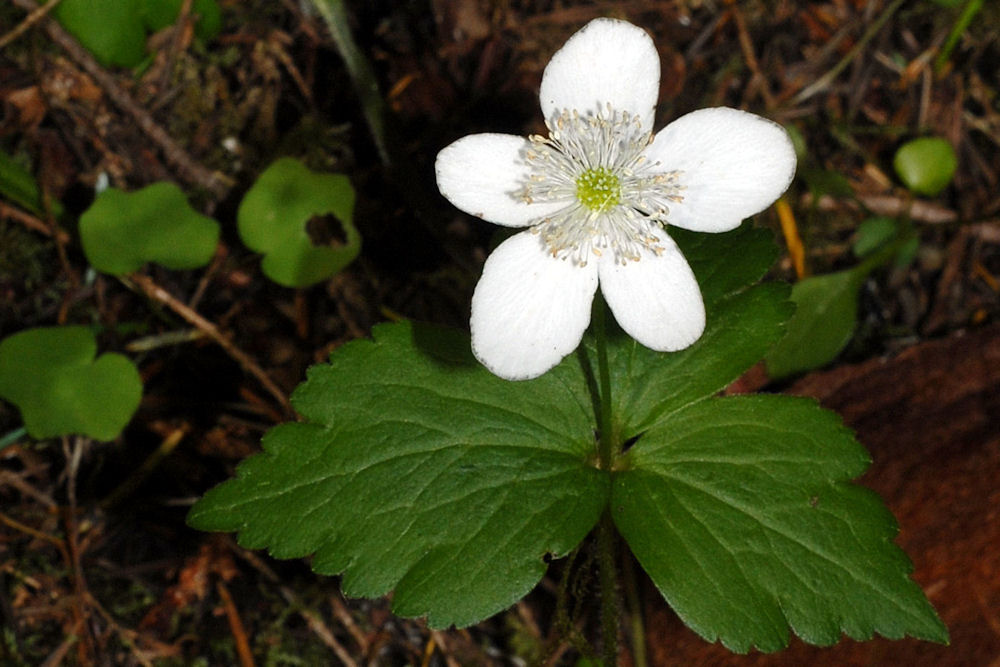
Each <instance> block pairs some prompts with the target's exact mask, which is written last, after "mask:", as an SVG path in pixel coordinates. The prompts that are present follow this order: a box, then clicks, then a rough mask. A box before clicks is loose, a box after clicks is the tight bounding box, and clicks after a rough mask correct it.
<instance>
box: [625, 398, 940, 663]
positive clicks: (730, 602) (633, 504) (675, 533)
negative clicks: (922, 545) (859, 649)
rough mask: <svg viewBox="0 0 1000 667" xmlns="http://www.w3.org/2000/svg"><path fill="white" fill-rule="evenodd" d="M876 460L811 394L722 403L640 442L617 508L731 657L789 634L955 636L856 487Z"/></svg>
mask: <svg viewBox="0 0 1000 667" xmlns="http://www.w3.org/2000/svg"><path fill="white" fill-rule="evenodd" d="M868 464H869V458H868V454H867V453H866V452H865V450H864V449H863V448H862V447H861V445H859V444H858V443H857V442H856V441H855V439H854V437H853V436H852V434H851V433H850V432H849V431H848V430H847V429H846V428H844V427H843V426H842V424H841V423H840V420H839V419H838V418H837V416H836V415H835V414H833V413H831V412H828V411H826V410H823V409H821V408H820V407H819V406H818V405H816V404H815V403H814V402H813V401H811V400H808V399H797V398H791V397H787V396H763V395H762V396H733V397H727V398H711V399H708V400H705V401H701V402H698V403H694V404H691V405H689V406H687V407H685V408H683V409H682V410H680V411H678V412H676V413H674V414H672V415H671V417H670V419H669V420H668V421H666V422H664V423H662V424H660V425H658V426H657V427H655V428H653V429H650V430H649V431H648V432H646V433H644V434H643V435H642V436H641V437H640V439H639V441H638V442H637V443H636V444H635V446H634V447H633V448H632V449H631V450H630V451H629V452H628V454H627V455H626V460H625V462H624V465H623V467H624V468H625V469H624V471H622V472H620V473H618V474H616V475H615V481H614V486H613V490H612V499H611V503H612V516H613V518H614V521H615V524H616V525H617V526H618V528H619V530H620V531H621V534H622V535H623V537H624V538H625V540H626V541H627V542H628V544H629V547H630V548H631V549H632V552H633V553H634V554H635V555H636V558H637V559H638V560H639V562H640V563H641V564H642V566H643V568H644V569H645V570H646V572H647V573H648V574H649V575H650V577H651V578H652V580H653V582H654V583H655V584H656V586H657V588H658V589H659V590H660V592H661V593H662V594H663V596H664V598H665V599H666V600H667V601H668V602H669V603H670V605H671V606H672V607H673V608H674V610H675V611H676V612H677V613H678V615H680V617H681V618H682V619H683V620H684V622H685V623H686V624H687V625H688V626H690V627H691V628H692V629H694V630H695V631H696V632H698V633H699V634H700V635H702V636H703V637H704V638H705V639H707V640H709V641H716V640H721V641H722V643H723V644H724V645H725V646H726V647H728V648H729V649H731V650H733V651H737V652H740V653H744V652H746V651H748V650H750V649H751V648H758V649H760V650H762V651H776V650H779V649H782V648H784V647H785V646H786V645H787V644H788V635H789V628H792V629H794V630H795V632H796V634H798V635H799V636H800V637H801V638H802V639H803V640H805V641H807V642H809V643H812V644H818V645H828V644H833V643H835V642H836V641H838V640H839V639H840V637H841V633H846V634H847V635H848V636H850V637H852V638H854V639H869V638H871V637H872V635H873V633H875V632H878V633H880V634H882V635H883V636H885V637H889V638H894V639H895V638H900V637H902V636H904V635H906V634H909V635H911V636H914V637H919V638H922V639H931V640H936V641H946V639H947V631H946V630H945V628H944V626H943V625H942V624H941V621H940V620H938V618H937V616H936V615H935V613H934V610H933V609H932V608H931V606H930V604H929V603H928V602H927V600H926V599H925V598H924V595H923V593H922V592H921V590H920V588H919V587H918V586H917V585H916V583H914V582H913V580H912V579H910V578H909V577H908V574H909V572H910V570H911V565H910V563H909V561H908V560H907V558H906V556H905V555H904V554H903V552H902V550H900V549H899V548H898V547H897V546H896V545H894V544H893V543H892V539H893V538H894V537H895V535H896V532H897V527H896V522H895V520H894V519H893V517H892V515H891V514H890V513H889V511H888V510H887V509H886V508H885V506H884V505H883V504H882V502H881V501H880V500H879V498H878V497H877V496H876V495H875V494H874V493H872V492H871V491H869V490H868V489H865V488H862V487H859V486H856V485H854V484H851V483H849V480H851V479H853V478H855V477H857V476H859V475H860V474H861V473H863V472H864V470H865V469H866V468H867V467H868Z"/></svg>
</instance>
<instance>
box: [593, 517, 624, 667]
mask: <svg viewBox="0 0 1000 667" xmlns="http://www.w3.org/2000/svg"><path fill="white" fill-rule="evenodd" d="M615 532H616V531H615V524H614V522H613V521H612V520H611V513H610V511H609V510H604V514H602V515H601V522H600V523H599V524H598V526H597V566H598V568H599V569H600V578H601V639H602V640H603V642H602V643H603V646H602V647H601V648H602V661H603V662H604V664H605V666H606V667H614V666H615V665H617V664H618V627H619V615H620V613H621V605H620V604H619V602H618V569H617V567H616V563H615V542H616V540H615Z"/></svg>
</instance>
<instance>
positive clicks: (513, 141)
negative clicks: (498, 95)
mask: <svg viewBox="0 0 1000 667" xmlns="http://www.w3.org/2000/svg"><path fill="white" fill-rule="evenodd" d="M530 145H531V144H530V143H529V142H528V140H527V139H524V138H523V137H516V136H514V135H511V134H470V135H469V136H467V137H462V138H461V139H459V140H458V141H455V142H453V143H452V144H450V145H448V146H446V147H445V148H443V149H442V150H441V152H440V153H438V155H437V161H436V162H435V163H434V170H435V172H436V173H437V183H438V189H439V190H441V194H443V195H444V196H445V197H446V198H447V199H448V201H450V202H451V203H452V204H454V205H455V206H456V207H458V208H460V209H462V210H463V211H465V212H466V213H471V214H472V215H474V216H476V217H478V218H482V219H483V220H488V221H490V222H493V223H496V224H498V225H506V226H508V227H524V226H526V225H528V224H529V223H530V222H531V221H532V220H534V219H535V218H541V217H544V216H546V215H548V214H550V213H554V212H555V211H558V210H559V209H560V208H562V207H563V206H565V204H562V203H552V202H549V203H545V204H526V203H525V202H524V201H523V200H522V199H521V198H520V197H519V196H518V195H517V193H518V191H519V190H521V188H522V187H523V186H524V183H525V181H526V180H527V178H528V174H529V171H528V166H527V163H526V162H525V160H524V157H523V151H524V150H525V149H526V148H528V147H529V146H530Z"/></svg>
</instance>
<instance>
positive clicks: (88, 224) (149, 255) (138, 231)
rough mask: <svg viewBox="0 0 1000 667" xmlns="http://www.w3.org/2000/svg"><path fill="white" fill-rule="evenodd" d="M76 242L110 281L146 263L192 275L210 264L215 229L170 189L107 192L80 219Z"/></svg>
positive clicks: (216, 240)
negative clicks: (78, 234) (111, 276)
mask: <svg viewBox="0 0 1000 667" xmlns="http://www.w3.org/2000/svg"><path fill="white" fill-rule="evenodd" d="M80 240H81V241H82V243H83V252H84V254H85V255H86V256H87V260H88V261H89V262H90V264H91V265H92V266H93V267H94V268H95V269H97V270H98V271H101V272H103V273H108V274H111V275H114V276H120V275H123V274H126V273H132V272H133V271H137V270H139V269H140V268H141V267H142V265H143V264H145V263H146V262H156V263H157V264H160V265H162V266H165V267H167V268H168V269H194V268H198V267H201V266H205V265H206V264H208V263H209V262H210V261H211V260H212V256H213V255H214V254H215V248H216V246H217V245H218V243H219V223H217V222H216V221H215V220H213V219H211V218H208V217H205V216H203V215H201V214H200V213H198V212H197V211H195V210H194V209H193V208H191V205H190V204H189V203H188V201H187V199H186V198H185V197H184V193H183V192H181V190H180V188H178V187H177V186H176V185H174V184H173V183H166V182H164V183H154V184H153V185H150V186H148V187H145V188H143V189H142V190H138V191H136V192H131V193H125V192H122V191H121V190H117V189H115V188H108V189H107V190H105V191H104V192H102V193H101V194H99V195H98V196H97V199H96V200H95V201H94V203H93V204H91V206H90V208H88V209H87V210H86V211H84V213H83V215H82V216H80Z"/></svg>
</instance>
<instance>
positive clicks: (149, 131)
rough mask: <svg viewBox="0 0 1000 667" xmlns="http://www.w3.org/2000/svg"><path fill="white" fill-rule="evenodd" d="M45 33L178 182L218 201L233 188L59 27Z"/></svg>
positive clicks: (18, 0) (30, 3) (27, 4)
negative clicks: (140, 134) (127, 119)
mask: <svg viewBox="0 0 1000 667" xmlns="http://www.w3.org/2000/svg"><path fill="white" fill-rule="evenodd" d="M12 2H13V3H14V4H15V5H17V6H18V7H20V8H21V9H23V10H25V11H28V12H35V11H37V10H38V9H39V7H38V4H37V3H36V2H35V1H34V0H12ZM45 30H46V32H48V33H49V36H50V37H51V38H52V40H53V41H55V42H56V43H57V44H58V45H59V46H60V47H61V48H62V49H63V50H64V51H65V52H66V53H68V54H69V56H70V57H71V58H72V59H73V60H75V61H76V62H77V63H78V64H79V65H80V67H82V68H83V69H84V70H85V71H86V72H87V74H89V75H90V76H91V77H93V79H94V81H96V82H97V84H98V85H99V86H100V87H101V88H102V89H103V90H104V92H105V93H106V94H107V96H108V97H109V98H110V99H111V101H112V102H114V104H115V106H117V107H118V108H119V109H121V110H122V111H124V112H125V113H127V114H129V115H130V116H132V117H133V118H134V119H135V122H136V125H138V127H139V129H141V130H142V131H143V132H144V133H145V134H146V136H147V137H149V139H150V140H152V142H153V143H154V144H156V145H157V146H158V147H159V149H160V150H161V151H162V152H163V156H164V157H165V158H166V160H167V162H168V163H169V164H171V165H172V166H173V167H174V168H175V169H176V170H177V174H178V175H179V176H180V177H181V178H183V179H184V180H185V181H187V182H188V183H191V184H192V185H196V186H199V187H203V188H205V189H206V190H208V191H209V192H211V193H212V194H213V195H215V196H216V197H219V198H222V197H223V196H224V195H225V194H226V192H227V191H228V190H229V188H230V187H232V186H233V184H234V182H233V180H232V179H231V178H229V177H228V176H226V175H225V174H222V173H220V172H216V171H211V170H209V169H206V168H205V167H204V166H202V165H200V164H198V163H197V162H196V161H195V160H194V158H192V157H191V156H190V155H189V154H188V153H187V151H185V150H184V149H183V148H181V147H180V146H179V145H178V144H177V142H175V141H174V140H173V138H171V136H170V135H169V134H167V132H166V130H164V129H163V128H162V127H160V126H159V125H158V124H157V123H156V121H155V120H153V117H152V116H151V115H150V114H149V112H148V111H146V110H145V109H144V108H143V107H141V106H139V104H138V103H137V102H136V101H135V100H133V99H132V96H131V95H129V94H128V93H127V92H126V91H125V90H124V89H123V88H122V87H121V86H119V85H118V82H117V81H115V79H114V77H113V76H111V75H110V74H108V73H107V72H106V71H104V68H103V67H101V65H100V64H99V63H98V62H97V61H96V60H94V57H93V56H92V55H90V53H89V52H88V51H87V50H86V49H84V48H83V47H82V46H80V43H79V42H77V41H76V39H75V38H74V37H73V36H72V35H70V34H69V33H68V32H66V30H64V29H63V27H62V26H61V25H59V24H58V23H57V22H55V21H47V22H46V23H45Z"/></svg>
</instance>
